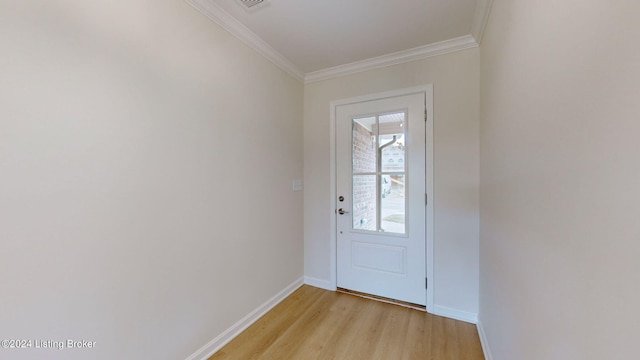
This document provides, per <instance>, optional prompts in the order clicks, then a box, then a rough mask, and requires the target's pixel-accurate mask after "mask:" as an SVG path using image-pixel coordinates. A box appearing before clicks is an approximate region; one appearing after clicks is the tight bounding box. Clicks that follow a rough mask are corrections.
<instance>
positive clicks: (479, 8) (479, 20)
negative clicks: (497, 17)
mask: <svg viewBox="0 0 640 360" xmlns="http://www.w3.org/2000/svg"><path fill="white" fill-rule="evenodd" d="M492 5H493V0H478V4H477V5H476V14H475V16H474V17H473V26H472V27H471V36H473V38H474V39H476V42H477V43H478V44H480V43H482V37H483V36H484V29H485V28H486V27H487V22H488V21H489V14H491V6H492Z"/></svg>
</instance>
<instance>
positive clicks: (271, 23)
mask: <svg viewBox="0 0 640 360" xmlns="http://www.w3.org/2000/svg"><path fill="white" fill-rule="evenodd" d="M187 2H189V3H191V4H192V5H194V6H195V7H196V8H198V9H199V10H200V11H202V12H204V13H205V14H206V15H208V16H209V17H210V18H212V19H213V20H214V21H216V22H218V23H220V20H222V21H223V22H227V25H229V22H235V23H236V24H235V25H234V24H231V25H232V26H223V27H225V28H227V30H231V31H232V32H234V31H233V30H234V29H233V28H235V29H236V30H238V29H239V30H240V32H243V33H249V34H250V33H253V34H250V36H249V37H256V38H258V42H260V40H262V41H263V42H264V43H266V44H267V45H266V47H268V48H271V49H269V51H272V52H274V53H275V55H274V56H275V57H283V58H284V59H281V60H283V61H285V62H288V67H290V68H293V69H294V72H297V73H302V74H309V73H314V72H319V71H322V70H324V69H329V68H335V67H338V66H343V65H345V64H352V63H355V62H362V61H365V60H367V59H371V58H376V57H380V56H383V55H387V54H391V53H397V52H401V51H405V50H409V49H414V48H419V47H424V46H425V45H427V46H428V45H430V44H436V43H440V42H443V41H447V40H451V39H459V38H461V37H465V36H467V37H468V38H470V39H472V41H474V42H475V40H473V38H471V35H472V34H473V35H475V36H476V38H477V35H476V34H474V32H478V31H477V28H479V27H481V26H482V25H483V24H480V25H479V24H478V22H481V21H483V20H484V19H482V16H483V14H484V13H485V11H483V10H485V9H483V8H486V7H487V4H488V3H490V1H488V0H317V1H309V0H270V2H269V4H268V5H266V6H263V7H261V8H259V9H257V10H255V11H247V10H245V8H244V7H243V6H242V5H240V3H239V1H238V0H187ZM487 11H488V10H487ZM479 18H480V19H479ZM240 24H241V25H240ZM221 25H223V24H221ZM230 27H231V28H232V29H230ZM236 35H237V34H236ZM254 35H255V36H254ZM245 41H246V39H245ZM476 46H477V43H476ZM271 60H272V61H273V59H271Z"/></svg>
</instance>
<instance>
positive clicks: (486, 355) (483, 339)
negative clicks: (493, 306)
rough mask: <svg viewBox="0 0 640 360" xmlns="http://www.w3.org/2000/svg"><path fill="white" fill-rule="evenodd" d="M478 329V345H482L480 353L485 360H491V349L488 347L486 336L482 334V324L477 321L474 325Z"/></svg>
mask: <svg viewBox="0 0 640 360" xmlns="http://www.w3.org/2000/svg"><path fill="white" fill-rule="evenodd" d="M476 326H477V327H478V335H479V336H480V344H482V352H483V353H484V358H485V360H493V355H492V354H491V348H490V347H489V340H488V339H487V334H486V333H485V332H484V328H483V327H482V323H481V322H480V320H478V323H477V324H476Z"/></svg>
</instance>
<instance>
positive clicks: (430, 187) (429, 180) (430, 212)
mask: <svg viewBox="0 0 640 360" xmlns="http://www.w3.org/2000/svg"><path fill="white" fill-rule="evenodd" d="M420 93H424V94H425V106H426V109H427V122H426V124H425V132H426V134H425V138H426V142H427V144H426V147H425V148H426V150H425V152H426V153H425V162H426V164H425V169H426V174H425V182H426V184H425V189H426V192H427V199H428V201H427V206H426V218H425V225H426V228H425V234H426V239H425V240H426V244H425V247H426V254H425V261H426V272H427V279H428V287H427V289H426V292H427V306H426V307H427V312H429V313H433V311H434V309H433V307H434V305H433V304H434V302H433V301H434V300H433V298H434V293H435V289H434V287H435V283H436V282H435V281H434V259H435V254H434V236H435V231H434V206H433V204H434V201H433V200H434V199H435V196H434V184H433V181H434V165H433V160H434V154H433V149H434V144H433V139H434V136H433V124H434V116H433V114H434V112H433V84H427V85H422V86H416V87H410V88H404V89H398V90H391V91H385V92H380V93H374V94H368V95H362V96H356V97H351V98H347V99H340V100H334V101H331V102H330V103H329V106H330V114H331V122H330V125H329V131H330V169H329V177H330V184H331V186H330V192H331V202H330V204H331V209H329V211H330V214H331V216H330V218H331V221H330V227H331V231H330V232H329V236H330V239H329V240H330V241H329V243H330V281H331V289H333V290H334V291H335V290H336V289H337V284H338V269H337V255H338V254H337V231H338V229H337V224H336V215H335V210H336V209H337V201H336V197H337V191H336V187H337V181H338V179H337V171H336V164H337V159H336V156H337V151H336V135H337V134H336V130H337V126H336V120H337V119H336V107H338V106H340V105H348V104H353V103H359V102H364V101H372V100H379V99H385V98H391V97H398V96H403V95H412V94H420Z"/></svg>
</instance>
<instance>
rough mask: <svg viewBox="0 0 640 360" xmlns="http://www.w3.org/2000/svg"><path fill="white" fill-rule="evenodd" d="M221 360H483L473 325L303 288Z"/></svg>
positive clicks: (222, 353)
mask: <svg viewBox="0 0 640 360" xmlns="http://www.w3.org/2000/svg"><path fill="white" fill-rule="evenodd" d="M221 359H242V360H245V359H247V360H248V359H260V360H265V359H274V360H276V359H277V360H289V359H295V360H307V359H318V360H324V359H337V360H341V359H346V360H351V359H356V360H358V359H363V360H369V359H381V360H396V359H398V360H400V359H420V360H484V356H483V355H482V348H481V345H480V340H479V338H478V332H477V330H476V327H475V325H472V324H467V323H464V322H460V321H456V320H450V319H447V318H443V317H439V316H435V315H430V314H427V313H424V312H421V311H418V310H413V309H407V308H403V307H400V306H397V305H391V304H385V303H382V302H378V301H374V300H367V299H363V298H359V297H356V296H353V295H347V294H340V293H336V292H332V291H326V290H322V289H318V288H314V287H311V286H307V285H305V286H302V287H301V288H300V289H298V290H297V291H295V292H294V293H293V294H292V295H291V296H289V297H288V298H286V299H285V300H284V301H283V302H281V303H280V304H278V306H276V307H275V308H273V309H272V310H271V311H270V312H268V313H267V314H266V315H265V316H263V317H262V318H261V319H260V320H258V321H257V322H256V323H255V324H253V325H252V326H250V327H249V328H248V329H247V330H245V331H244V332H243V333H242V334H240V335H239V336H238V337H237V338H235V339H234V340H233V341H231V342H230V343H229V344H227V345H226V346H225V347H223V348H222V349H221V350H220V351H218V352H217V353H216V354H214V355H213V356H212V357H211V358H210V359H209V360H221Z"/></svg>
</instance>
